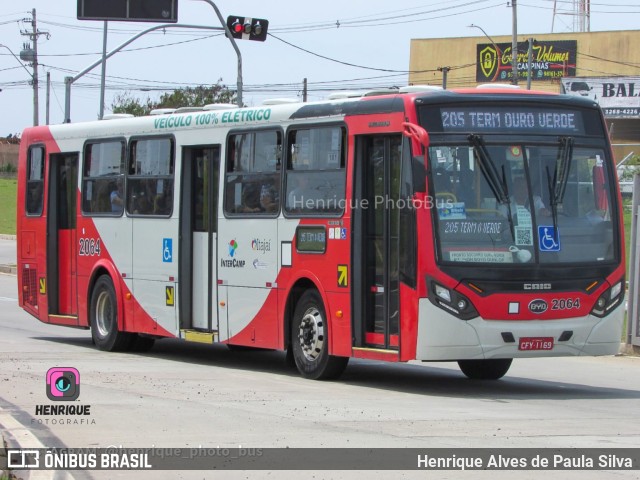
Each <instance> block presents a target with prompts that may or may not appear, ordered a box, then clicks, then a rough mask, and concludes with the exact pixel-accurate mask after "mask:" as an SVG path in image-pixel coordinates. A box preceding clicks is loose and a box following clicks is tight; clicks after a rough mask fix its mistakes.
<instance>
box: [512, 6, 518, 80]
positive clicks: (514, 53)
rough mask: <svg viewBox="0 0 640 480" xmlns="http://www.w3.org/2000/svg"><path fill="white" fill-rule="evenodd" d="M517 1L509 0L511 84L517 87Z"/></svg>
mask: <svg viewBox="0 0 640 480" xmlns="http://www.w3.org/2000/svg"><path fill="white" fill-rule="evenodd" d="M516 3H517V0H511V8H512V9H513V11H512V12H511V13H512V14H513V33H512V35H513V36H512V38H511V70H512V72H513V79H512V80H511V83H513V84H514V85H518V11H517V8H516Z"/></svg>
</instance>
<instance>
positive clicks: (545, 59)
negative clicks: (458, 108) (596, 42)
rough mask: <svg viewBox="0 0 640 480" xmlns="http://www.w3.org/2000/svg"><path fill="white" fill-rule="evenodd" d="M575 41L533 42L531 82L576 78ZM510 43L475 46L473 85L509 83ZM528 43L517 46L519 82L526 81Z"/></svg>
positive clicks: (510, 68)
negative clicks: (475, 82)
mask: <svg viewBox="0 0 640 480" xmlns="http://www.w3.org/2000/svg"><path fill="white" fill-rule="evenodd" d="M577 48H578V42H577V41H576V40H557V41H548V42H534V44H533V60H532V67H531V79H532V80H534V81H549V80H557V79H559V78H562V77H567V76H574V75H575V74H576V51H577ZM511 50H512V48H511V44H510V43H497V44H496V43H479V44H478V45H476V81H477V82H479V83H488V82H511V78H512V77H513V68H512V66H511ZM528 51H529V42H520V43H518V79H519V80H526V79H527V66H528V61H529V53H528Z"/></svg>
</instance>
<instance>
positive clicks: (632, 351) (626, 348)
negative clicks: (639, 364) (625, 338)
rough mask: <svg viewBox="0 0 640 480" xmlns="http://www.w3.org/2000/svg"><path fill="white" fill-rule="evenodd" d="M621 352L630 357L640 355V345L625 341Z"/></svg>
mask: <svg viewBox="0 0 640 480" xmlns="http://www.w3.org/2000/svg"><path fill="white" fill-rule="evenodd" d="M620 354H621V355H629V356H630V357H640V347H638V346H636V345H632V344H630V343H623V344H621V345H620Z"/></svg>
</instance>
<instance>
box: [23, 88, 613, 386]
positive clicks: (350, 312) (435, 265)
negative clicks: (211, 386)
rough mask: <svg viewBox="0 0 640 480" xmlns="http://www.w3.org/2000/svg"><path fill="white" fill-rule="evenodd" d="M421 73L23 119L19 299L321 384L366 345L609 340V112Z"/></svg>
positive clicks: (107, 340)
mask: <svg viewBox="0 0 640 480" xmlns="http://www.w3.org/2000/svg"><path fill="white" fill-rule="evenodd" d="M407 90H409V91H407V92H404V91H402V90H400V91H397V92H395V93H393V94H387V95H372V96H366V95H365V96H362V97H357V98H337V99H332V100H327V101H322V102H316V103H295V104H292V103H281V104H272V105H263V106H260V107H249V108H234V109H225V108H223V106H216V105H212V106H207V107H204V108H203V109H201V110H198V111H193V110H191V111H186V112H181V111H179V110H177V111H174V112H172V113H165V114H163V115H151V116H147V117H136V118H123V119H112V120H103V121H97V122H88V123H78V124H66V125H51V126H40V127H34V128H28V129H26V130H25V131H24V134H23V136H22V142H21V147H20V165H19V172H18V244H17V245H18V252H17V255H18V282H19V289H20V304H21V306H22V307H23V308H24V309H25V310H26V311H27V312H29V313H30V314H32V315H33V316H35V317H36V318H38V319H39V320H40V321H42V322H45V323H51V324H57V325H64V326H68V327H77V328H85V329H91V334H92V337H93V340H94V342H95V344H96V345H97V346H98V348H100V349H103V350H129V349H138V350H143V349H146V348H149V347H151V346H152V344H153V342H154V340H156V339H160V338H164V337H176V338H182V339H184V340H186V341H195V342H206V343H218V342H219V343H223V344H227V345H229V346H238V347H240V346H241V347H256V348H264V349H279V350H288V352H290V353H291V354H292V357H293V359H294V360H295V364H296V365H297V368H298V370H299V371H300V373H301V374H302V375H304V376H305V377H308V378H330V377H336V376H338V375H339V374H340V373H341V372H342V371H343V370H344V368H345V366H346V364H347V361H348V359H349V358H350V357H357V358H364V359H375V360H386V361H392V362H406V361H410V360H421V361H458V363H459V365H460V367H461V369H462V371H463V372H464V373H465V374H466V375H467V376H468V377H470V378H481V379H497V378H500V377H502V376H503V375H504V374H505V373H506V372H507V370H508V368H509V366H510V364H511V362H512V359H513V358H521V357H545V356H562V355H610V354H615V353H617V351H618V348H619V344H620V338H621V329H622V324H623V317H624V302H623V297H624V288H623V287H624V280H625V279H624V276H625V269H624V248H623V235H622V232H623V230H622V229H623V226H622V225H623V222H622V217H621V200H620V193H619V189H618V186H617V183H616V175H615V168H614V166H615V165H614V161H613V156H612V153H611V146H610V143H609V138H608V135H607V131H606V129H605V123H604V120H603V116H602V114H601V111H600V109H599V108H598V106H597V105H596V104H595V103H594V102H592V101H589V100H586V99H582V98H576V97H569V96H561V95H552V94H545V93H539V92H538V93H534V92H528V91H518V90H512V89H465V90H457V91H444V90H437V89H424V90H423V91H420V89H419V88H415V87H414V88H411V89H407ZM416 90H418V91H416ZM289 358H291V357H289Z"/></svg>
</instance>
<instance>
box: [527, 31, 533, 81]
mask: <svg viewBox="0 0 640 480" xmlns="http://www.w3.org/2000/svg"><path fill="white" fill-rule="evenodd" d="M532 67H533V37H529V52H528V55H527V90H531V74H532V73H533V68H532Z"/></svg>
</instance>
